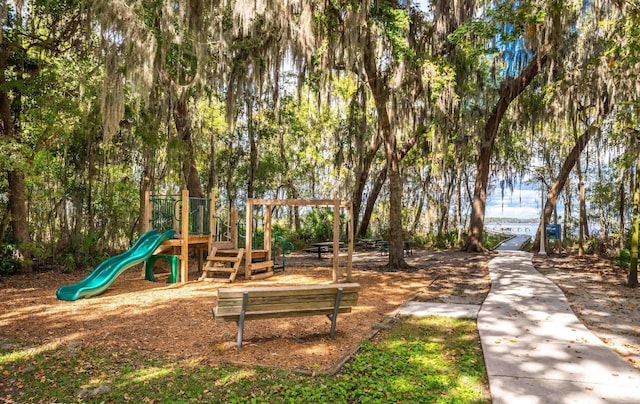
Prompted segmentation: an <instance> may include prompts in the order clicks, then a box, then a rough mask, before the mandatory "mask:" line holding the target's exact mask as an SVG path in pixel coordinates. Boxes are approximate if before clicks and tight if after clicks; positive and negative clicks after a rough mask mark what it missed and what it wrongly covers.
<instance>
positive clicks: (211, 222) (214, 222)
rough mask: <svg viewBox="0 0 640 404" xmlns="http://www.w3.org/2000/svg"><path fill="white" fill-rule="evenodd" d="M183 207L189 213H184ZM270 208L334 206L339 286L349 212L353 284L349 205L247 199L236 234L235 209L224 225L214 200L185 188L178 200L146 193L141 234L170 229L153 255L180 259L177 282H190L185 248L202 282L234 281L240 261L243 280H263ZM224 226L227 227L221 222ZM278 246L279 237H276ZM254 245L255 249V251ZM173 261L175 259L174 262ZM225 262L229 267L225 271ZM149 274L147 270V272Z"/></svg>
mask: <svg viewBox="0 0 640 404" xmlns="http://www.w3.org/2000/svg"><path fill="white" fill-rule="evenodd" d="M184 206H187V209H183V207H184ZM254 206H264V207H265V214H264V225H263V231H264V235H263V238H262V245H260V246H258V245H255V244H256V243H257V240H255V239H254V237H253V234H254V213H253V208H254ZM274 206H317V207H333V208H334V234H333V243H334V246H333V247H334V248H333V271H332V280H333V282H338V280H339V278H340V276H339V275H340V274H339V269H340V266H339V263H340V262H339V234H340V210H341V209H347V210H348V214H349V226H348V228H349V231H348V247H347V252H348V253H347V270H346V276H347V281H348V282H349V281H350V280H351V265H352V259H351V257H352V254H353V230H352V229H353V219H352V214H351V212H352V205H351V203H350V202H345V201H340V200H331V199H316V200H299V199H284V200H267V199H253V198H249V199H247V206H246V221H245V234H247V235H252V237H246V236H244V237H243V236H242V235H240V234H239V233H238V226H237V223H238V213H237V210H236V209H235V208H232V209H231V211H230V212H229V218H228V220H226V221H223V220H222V219H221V218H219V217H217V216H216V212H215V197H214V195H213V194H211V195H210V197H209V198H193V197H189V192H188V191H186V190H184V191H182V194H181V195H180V196H177V195H174V196H153V195H151V193H150V192H147V194H146V195H145V206H144V218H143V219H144V223H145V226H146V228H145V230H150V229H151V228H154V229H158V230H159V231H163V230H168V229H173V230H175V231H176V233H175V238H174V239H171V240H168V241H165V242H164V243H163V244H162V245H161V246H160V247H159V248H158V250H157V251H156V252H155V254H156V255H158V256H162V257H170V256H178V257H179V266H180V269H179V280H180V282H187V281H188V267H189V266H188V265H189V249H190V248H191V249H195V250H196V251H197V254H198V268H199V269H200V270H201V271H202V276H201V277H200V279H201V280H205V279H207V278H208V276H209V275H211V274H213V273H227V274H229V279H228V280H229V282H233V281H234V280H235V278H236V275H237V273H238V271H239V269H240V267H241V263H242V262H244V277H245V279H247V280H251V279H263V278H267V277H269V276H272V275H273V274H274V267H276V268H277V266H275V264H274V250H273V243H272V240H273V239H274V235H273V234H272V231H271V228H272V223H271V211H272V208H273V207H274ZM225 223H226V224H225ZM240 238H244V248H242V247H240V244H239V243H240ZM275 238H276V239H278V240H279V241H280V242H281V243H284V241H283V239H282V238H278V236H275ZM256 247H257V248H256ZM204 251H207V263H206V264H205V265H203V253H204ZM286 251H287V250H286V247H285V244H282V248H281V251H280V253H281V254H282V264H283V265H284V255H285V254H286ZM173 262H174V263H175V262H176V260H173ZM224 264H228V265H230V267H224V266H223V265H224ZM148 273H149V271H148V269H147V274H148Z"/></svg>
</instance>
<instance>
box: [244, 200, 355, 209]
mask: <svg viewBox="0 0 640 404" xmlns="http://www.w3.org/2000/svg"><path fill="white" fill-rule="evenodd" d="M252 200H253V204H254V205H271V206H320V207H333V206H335V202H336V200H335V199H252ZM338 202H339V206H340V207H341V208H347V207H348V206H349V202H347V201H338Z"/></svg>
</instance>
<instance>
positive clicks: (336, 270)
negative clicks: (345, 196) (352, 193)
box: [331, 199, 340, 283]
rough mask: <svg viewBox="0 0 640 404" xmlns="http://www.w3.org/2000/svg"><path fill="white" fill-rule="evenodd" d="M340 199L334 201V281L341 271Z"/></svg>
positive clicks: (336, 280)
mask: <svg viewBox="0 0 640 404" xmlns="http://www.w3.org/2000/svg"><path fill="white" fill-rule="evenodd" d="M339 260H340V200H339V199H336V200H334V201H333V272H332V273H331V278H332V279H333V283H336V282H338V278H339V271H340V262H339Z"/></svg>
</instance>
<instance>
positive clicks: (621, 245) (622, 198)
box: [618, 170, 627, 250]
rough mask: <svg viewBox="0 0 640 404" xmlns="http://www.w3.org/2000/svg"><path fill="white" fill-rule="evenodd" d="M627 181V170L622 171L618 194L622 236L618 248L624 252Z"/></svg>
mask: <svg viewBox="0 0 640 404" xmlns="http://www.w3.org/2000/svg"><path fill="white" fill-rule="evenodd" d="M626 180H627V170H623V171H622V178H621V179H620V187H619V188H618V193H619V196H620V197H619V199H618V220H619V226H620V231H618V234H619V235H620V240H619V245H618V248H619V249H620V250H624V247H625V241H626V240H625V236H624V234H625V231H624V211H625V208H626V203H625V199H626V195H625V192H624V186H625V182H626Z"/></svg>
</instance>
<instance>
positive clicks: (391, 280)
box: [0, 250, 640, 373]
mask: <svg viewBox="0 0 640 404" xmlns="http://www.w3.org/2000/svg"><path fill="white" fill-rule="evenodd" d="M493 257H494V255H493V254H484V255H483V254H469V253H464V252H460V251H457V250H444V251H415V252H414V254H413V256H410V257H407V262H408V263H409V264H410V265H411V266H412V267H411V269H410V270H408V271H406V272H383V271H382V270H381V268H382V267H383V265H384V264H385V263H386V262H387V260H388V258H387V256H385V255H380V254H379V253H375V252H368V253H356V254H355V255H354V260H353V261H354V263H353V268H354V271H353V281H354V282H358V283H359V284H360V285H361V293H360V298H359V301H358V305H357V307H355V308H354V310H353V312H352V313H350V314H344V315H341V316H339V317H338V327H337V334H336V338H335V339H330V338H329V326H330V323H329V321H328V320H327V319H326V318H324V317H322V316H316V317H298V318H290V319H278V320H253V321H249V322H247V323H246V326H245V338H244V346H243V348H242V349H241V350H238V349H237V347H236V331H237V327H236V325H235V324H234V323H216V322H214V318H213V315H212V312H211V309H212V308H213V307H215V305H216V292H217V289H218V288H219V287H224V286H228V285H229V284H227V283H217V282H189V283H186V284H173V285H171V284H166V283H163V282H158V283H152V282H147V281H145V280H142V279H141V276H140V271H139V270H135V269H132V270H129V271H127V272H125V273H124V274H122V275H121V276H120V277H119V278H118V279H117V280H116V281H115V282H114V283H113V285H112V286H111V287H110V288H109V289H108V290H107V291H106V292H105V293H104V294H102V295H100V296H97V297H93V298H90V299H81V300H78V301H75V302H65V301H59V300H57V298H56V296H55V292H56V289H57V288H58V287H60V286H61V285H67V284H71V283H75V282H78V281H79V280H81V279H82V278H84V277H85V276H86V275H87V274H88V272H82V273H80V272H79V273H75V274H60V273H56V272H46V273H39V274H35V275H29V276H26V275H18V276H11V277H5V278H0V302H1V303H2V307H3V309H4V310H3V312H2V313H1V314H0V346H3V347H12V346H14V345H13V344H16V343H19V344H22V345H28V346H37V345H42V344H50V346H56V345H63V346H73V347H78V346H81V347H83V348H98V349H103V350H105V351H107V352H111V353H112V354H113V355H119V354H120V353H123V352H127V351H138V352H142V353H143V354H145V355H147V356H149V357H162V358H166V357H170V358H173V359H175V360H187V361H190V362H196V363H198V362H200V363H203V364H221V363H234V364H246V365H264V366H274V367H281V368H287V369H296V370H301V371H305V372H310V373H314V372H326V371H332V370H335V368H336V366H337V365H338V364H339V363H340V362H341V361H342V360H343V359H345V358H346V357H348V356H349V354H350V353H352V352H353V351H354V350H355V349H356V348H357V347H358V346H359V345H360V343H361V342H362V341H363V340H365V339H367V338H368V337H369V336H371V335H372V334H373V333H374V332H375V331H376V330H378V329H379V328H381V327H380V325H381V324H383V323H384V322H385V321H386V320H387V319H388V316H389V315H390V314H391V313H392V312H393V311H394V310H396V309H397V308H398V307H399V306H400V305H401V304H402V303H403V302H405V301H407V300H408V299H412V298H413V299H415V300H419V301H432V302H446V303H469V304H481V303H482V302H483V300H484V298H485V297H486V295H487V293H488V292H489V288H490V280H489V276H488V270H487V264H488V262H489V260H490V259H491V258H493ZM534 265H535V266H536V267H537V268H538V270H540V271H541V272H542V273H544V274H545V275H546V276H548V277H549V278H550V279H552V280H553V281H554V282H556V284H558V285H559V286H560V288H561V289H562V290H563V291H564V292H565V295H566V296H567V299H568V300H569V303H570V304H571V307H572V308H573V310H574V312H576V314H577V315H578V317H579V318H580V319H581V320H582V321H583V322H584V324H585V325H586V326H587V327H588V328H590V329H591V330H593V331H594V332H595V333H596V335H598V336H599V337H600V338H601V339H602V340H603V341H604V342H605V343H606V344H608V345H609V346H610V347H611V348H612V349H614V350H616V351H617V352H619V353H620V354H621V355H622V356H623V357H624V358H625V359H626V360H627V361H629V362H630V363H632V364H633V365H634V366H636V367H638V368H640V323H639V321H638V319H640V289H631V288H628V287H626V286H625V281H626V270H624V269H621V268H618V267H615V266H613V265H612V264H611V262H610V261H607V260H603V259H599V258H597V257H593V256H588V257H584V258H580V257H575V256H573V255H555V256H549V257H546V258H539V257H535V258H534ZM190 279H197V274H196V273H195V268H194V272H193V273H191V274H190ZM322 283H331V268H330V264H329V261H328V260H327V259H323V260H318V259H317V258H315V257H314V256H313V254H304V253H296V254H294V255H293V256H292V257H291V258H288V259H287V269H286V271H285V272H282V273H278V274H277V275H276V276H274V277H271V278H268V279H265V280H261V281H245V280H244V279H242V278H240V279H239V280H238V281H236V282H235V283H234V286H263V285H306V284H322Z"/></svg>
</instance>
